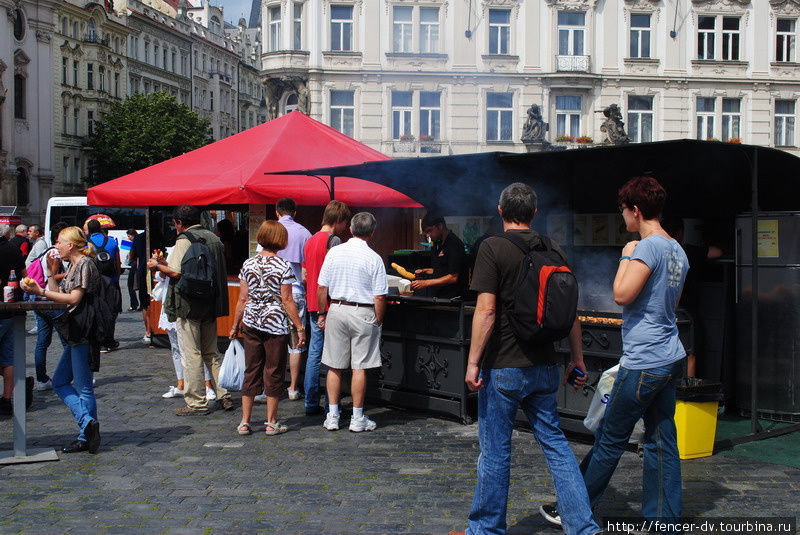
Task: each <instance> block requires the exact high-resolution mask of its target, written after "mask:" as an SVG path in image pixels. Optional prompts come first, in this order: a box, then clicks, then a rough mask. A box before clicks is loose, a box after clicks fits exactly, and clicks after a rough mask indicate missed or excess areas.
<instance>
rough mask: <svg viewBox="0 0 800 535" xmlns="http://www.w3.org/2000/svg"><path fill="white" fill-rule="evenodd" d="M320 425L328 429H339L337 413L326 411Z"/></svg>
mask: <svg viewBox="0 0 800 535" xmlns="http://www.w3.org/2000/svg"><path fill="white" fill-rule="evenodd" d="M322 427H324V428H325V429H327V430H328V431H336V430H338V429H339V415H338V414H333V413H330V412H329V413H328V415H327V416H326V417H325V422H324V423H323V424H322Z"/></svg>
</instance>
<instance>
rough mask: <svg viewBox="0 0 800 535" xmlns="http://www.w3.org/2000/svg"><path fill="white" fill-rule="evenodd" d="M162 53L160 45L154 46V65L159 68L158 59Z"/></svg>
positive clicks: (155, 44)
mask: <svg viewBox="0 0 800 535" xmlns="http://www.w3.org/2000/svg"><path fill="white" fill-rule="evenodd" d="M160 51H161V47H160V46H158V43H154V44H153V65H155V66H156V67H158V59H159V58H160V57H161V55H160V54H159V52H160Z"/></svg>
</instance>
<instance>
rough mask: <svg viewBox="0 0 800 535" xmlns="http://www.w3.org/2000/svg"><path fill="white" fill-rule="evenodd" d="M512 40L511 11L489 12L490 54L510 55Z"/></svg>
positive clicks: (496, 10) (495, 10) (494, 10)
mask: <svg viewBox="0 0 800 535" xmlns="http://www.w3.org/2000/svg"><path fill="white" fill-rule="evenodd" d="M510 39H511V10H509V9H490V10H489V54H508V42H509V40H510Z"/></svg>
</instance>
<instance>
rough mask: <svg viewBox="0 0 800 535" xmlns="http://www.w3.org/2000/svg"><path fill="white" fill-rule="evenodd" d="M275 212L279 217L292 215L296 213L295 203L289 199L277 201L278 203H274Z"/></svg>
mask: <svg viewBox="0 0 800 535" xmlns="http://www.w3.org/2000/svg"><path fill="white" fill-rule="evenodd" d="M275 211H276V212H278V213H279V214H281V215H290V214H293V213H295V212H296V211H297V203H296V202H294V199H291V198H289V197H284V198H283V199H278V202H276V203H275Z"/></svg>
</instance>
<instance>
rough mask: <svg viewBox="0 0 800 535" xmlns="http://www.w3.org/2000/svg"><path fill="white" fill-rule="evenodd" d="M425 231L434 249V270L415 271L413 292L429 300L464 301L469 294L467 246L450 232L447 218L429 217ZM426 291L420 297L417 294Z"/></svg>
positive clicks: (432, 267) (423, 226) (423, 225)
mask: <svg viewBox="0 0 800 535" xmlns="http://www.w3.org/2000/svg"><path fill="white" fill-rule="evenodd" d="M422 231H423V232H424V233H425V235H426V236H428V237H429V238H430V239H431V240H432V241H433V247H432V248H431V267H430V268H425V269H418V270H416V274H417V275H423V276H424V275H427V276H428V277H427V278H419V277H418V278H417V279H416V280H415V281H414V282H412V283H411V288H413V289H414V290H415V291H417V293H418V295H427V296H429V297H442V298H446V299H451V298H453V297H465V294H466V291H467V279H468V275H467V265H468V262H467V254H466V252H465V250H464V242H462V241H461V240H460V239H459V237H458V236H456V235H455V234H454V233H453V232H451V231H450V230H449V229H448V228H447V224H446V223H445V221H444V218H443V217H441V216H438V215H434V214H430V213H428V214H426V215H425V217H424V218H423V219H422ZM423 288H424V289H426V291H425V292H423V293H420V292H418V290H422V289H423Z"/></svg>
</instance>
